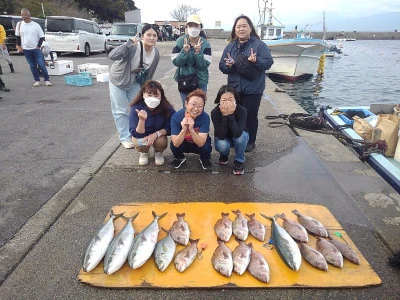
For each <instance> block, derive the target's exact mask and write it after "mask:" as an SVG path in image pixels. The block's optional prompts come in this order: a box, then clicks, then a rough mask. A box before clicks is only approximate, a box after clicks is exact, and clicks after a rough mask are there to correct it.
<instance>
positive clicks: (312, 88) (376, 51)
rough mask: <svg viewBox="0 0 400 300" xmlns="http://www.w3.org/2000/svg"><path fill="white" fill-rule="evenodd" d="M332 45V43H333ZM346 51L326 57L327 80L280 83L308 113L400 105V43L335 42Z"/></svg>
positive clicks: (389, 41)
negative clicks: (327, 109) (383, 104)
mask: <svg viewBox="0 0 400 300" xmlns="http://www.w3.org/2000/svg"><path fill="white" fill-rule="evenodd" d="M329 42H331V41H329ZM332 44H335V45H336V46H337V47H338V48H340V46H341V49H342V51H343V53H342V54H335V56H334V57H326V58H325V73H324V75H323V77H318V76H317V75H314V76H313V77H312V78H311V79H309V80H306V81H301V82H295V83H282V82H276V84H277V85H278V86H279V87H280V88H282V89H283V90H285V91H286V92H287V93H288V94H289V95H290V96H291V97H292V98H293V99H294V100H295V101H296V102H297V103H299V104H300V105H301V106H302V107H303V108H304V109H305V110H306V111H307V112H308V113H315V112H317V111H318V110H319V107H320V106H321V105H323V106H326V105H330V106H331V107H333V108H334V107H340V106H365V105H370V104H373V103H390V104H391V103H393V104H399V103H400V40H382V41H367V40H359V41H353V42H351V41H345V42H338V41H332Z"/></svg>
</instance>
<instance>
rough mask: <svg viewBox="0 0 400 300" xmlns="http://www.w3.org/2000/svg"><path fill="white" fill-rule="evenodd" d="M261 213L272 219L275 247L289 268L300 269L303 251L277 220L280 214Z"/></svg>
mask: <svg viewBox="0 0 400 300" xmlns="http://www.w3.org/2000/svg"><path fill="white" fill-rule="evenodd" d="M261 215H262V216H263V217H264V218H266V219H268V220H271V221H272V225H271V230H272V241H273V244H274V248H275V249H276V250H277V251H278V254H279V256H280V257H281V258H282V260H283V261H284V263H285V264H286V265H287V266H288V267H289V268H291V269H292V270H294V271H298V270H299V269H300V265H301V253H300V249H299V247H298V246H297V243H296V242H295V241H294V240H293V238H292V237H291V236H290V235H289V233H287V232H286V230H285V229H283V228H282V227H281V225H279V224H278V223H277V222H276V221H275V219H276V218H277V217H278V215H275V216H274V217H268V216H266V215H263V214H261Z"/></svg>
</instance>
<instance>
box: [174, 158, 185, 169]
mask: <svg viewBox="0 0 400 300" xmlns="http://www.w3.org/2000/svg"><path fill="white" fill-rule="evenodd" d="M185 161H186V157H184V158H175V159H174V161H173V162H172V164H171V167H172V168H174V169H179V168H180V167H181V166H182V165H183V163H184V162H185Z"/></svg>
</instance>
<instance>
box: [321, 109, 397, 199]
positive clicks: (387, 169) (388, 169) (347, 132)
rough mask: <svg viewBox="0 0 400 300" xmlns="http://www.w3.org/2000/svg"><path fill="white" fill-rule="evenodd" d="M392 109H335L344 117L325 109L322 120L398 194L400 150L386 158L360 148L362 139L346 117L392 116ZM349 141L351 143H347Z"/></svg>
mask: <svg viewBox="0 0 400 300" xmlns="http://www.w3.org/2000/svg"><path fill="white" fill-rule="evenodd" d="M393 107H396V105H395V104H371V105H370V106H359V107H338V108H336V110H339V111H340V112H341V113H343V114H344V115H343V114H337V113H335V110H334V109H332V108H325V109H324V118H325V120H327V121H328V123H329V124H330V125H331V126H332V128H333V129H334V130H336V131H338V132H341V133H343V134H344V136H345V137H347V138H348V139H349V140H348V141H347V144H348V145H351V146H352V147H353V149H354V150H355V152H356V153H357V154H359V156H360V158H361V157H363V159H364V160H365V161H366V162H367V163H368V164H369V165H370V166H371V167H372V168H373V169H374V170H375V171H376V172H377V173H378V174H379V175H381V176H382V178H383V179H385V180H386V181H387V182H388V183H389V184H390V185H391V186H392V187H393V188H394V189H395V190H396V191H397V192H399V193H400V149H399V151H397V150H398V149H397V148H396V153H395V155H394V157H386V156H385V155H384V154H382V153H379V151H371V148H365V147H362V146H363V144H360V142H358V141H363V138H362V137H360V136H359V135H358V134H357V133H356V132H355V131H354V130H353V121H352V120H350V119H348V118H347V117H346V112H348V111H353V112H363V113H364V115H365V116H368V117H371V116H376V115H377V114H380V113H387V114H392V113H393ZM350 140H351V142H349V141H350ZM399 145H400V143H398V144H397V147H400V146H399ZM358 146H359V147H358ZM375 147H376V146H375ZM372 149H375V148H372Z"/></svg>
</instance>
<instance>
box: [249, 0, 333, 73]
mask: <svg viewBox="0 0 400 300" xmlns="http://www.w3.org/2000/svg"><path fill="white" fill-rule="evenodd" d="M272 9H273V8H272V1H271V7H270V8H267V7H266V1H265V6H264V17H265V12H266V11H268V13H269V19H268V22H267V23H265V22H263V23H262V24H259V25H258V26H257V30H258V34H259V35H260V38H261V40H262V41H263V42H264V43H265V44H267V46H268V48H269V50H270V51H271V55H272V57H273V59H274V64H273V65H272V67H271V68H270V69H269V70H268V71H267V73H268V74H269V77H270V78H271V79H283V80H286V81H297V80H302V79H307V78H311V77H312V76H313V74H314V73H315V72H316V70H317V67H318V63H319V59H320V57H321V55H322V54H324V52H325V51H326V50H327V49H329V45H328V44H327V43H326V42H324V41H323V40H320V39H313V38H311V37H310V36H309V35H307V34H306V33H305V32H298V33H297V37H296V38H290V39H286V38H284V31H283V30H284V28H285V26H283V25H274V24H273V18H274V17H273V15H272Z"/></svg>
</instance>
